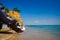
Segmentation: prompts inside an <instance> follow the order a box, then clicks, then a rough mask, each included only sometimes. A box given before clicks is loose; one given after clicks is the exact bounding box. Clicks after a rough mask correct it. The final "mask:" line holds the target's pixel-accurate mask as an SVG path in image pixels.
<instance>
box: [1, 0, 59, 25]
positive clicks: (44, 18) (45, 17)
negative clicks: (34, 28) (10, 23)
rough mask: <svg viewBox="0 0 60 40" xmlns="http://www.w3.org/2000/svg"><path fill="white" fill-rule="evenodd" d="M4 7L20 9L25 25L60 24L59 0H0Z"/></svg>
mask: <svg viewBox="0 0 60 40" xmlns="http://www.w3.org/2000/svg"><path fill="white" fill-rule="evenodd" d="M0 3H3V4H4V6H5V7H8V8H9V9H10V10H13V8H14V7H17V8H18V9H19V10H21V13H20V14H21V17H22V19H23V21H24V24H26V25H60V0H0Z"/></svg>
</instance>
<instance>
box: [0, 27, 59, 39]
mask: <svg viewBox="0 0 60 40" xmlns="http://www.w3.org/2000/svg"><path fill="white" fill-rule="evenodd" d="M0 40H60V38H58V37H56V36H55V35H52V34H50V33H49V32H43V31H38V30H33V29H31V28H29V27H26V30H25V31H24V32H22V33H16V32H14V31H12V30H10V31H7V32H6V31H3V32H0Z"/></svg>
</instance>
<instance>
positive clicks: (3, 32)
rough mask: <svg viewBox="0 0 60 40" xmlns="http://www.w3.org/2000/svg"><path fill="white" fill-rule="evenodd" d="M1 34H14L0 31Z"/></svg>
mask: <svg viewBox="0 0 60 40" xmlns="http://www.w3.org/2000/svg"><path fill="white" fill-rule="evenodd" d="M0 34H13V32H9V30H7V31H0Z"/></svg>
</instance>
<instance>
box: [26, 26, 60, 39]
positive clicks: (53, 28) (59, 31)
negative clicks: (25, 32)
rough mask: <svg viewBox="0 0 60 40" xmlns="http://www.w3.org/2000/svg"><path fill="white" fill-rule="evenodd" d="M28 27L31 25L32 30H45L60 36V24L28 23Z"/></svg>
mask: <svg viewBox="0 0 60 40" xmlns="http://www.w3.org/2000/svg"><path fill="white" fill-rule="evenodd" d="M26 27H29V28H30V29H31V30H32V31H33V30H37V31H38V32H41V31H43V32H44V33H49V34H51V35H54V36H56V37H58V38H59V37H60V25H26Z"/></svg>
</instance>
